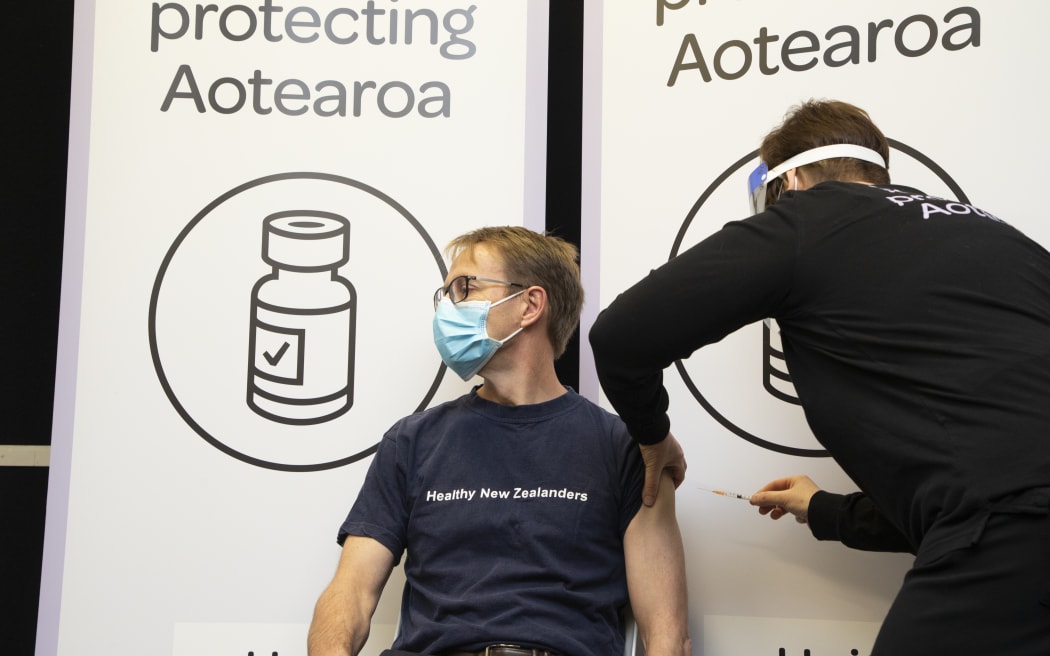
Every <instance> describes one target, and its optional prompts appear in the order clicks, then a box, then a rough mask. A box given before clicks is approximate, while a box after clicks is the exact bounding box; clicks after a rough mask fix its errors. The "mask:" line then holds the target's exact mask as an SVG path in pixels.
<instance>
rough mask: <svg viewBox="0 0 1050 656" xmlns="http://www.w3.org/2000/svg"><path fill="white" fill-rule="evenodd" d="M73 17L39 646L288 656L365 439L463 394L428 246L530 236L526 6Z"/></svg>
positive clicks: (539, 32)
mask: <svg viewBox="0 0 1050 656" xmlns="http://www.w3.org/2000/svg"><path fill="white" fill-rule="evenodd" d="M76 21H77V40H76V50H77V58H76V59H77V62H76V66H75V68H76V73H75V79H74V97H73V131H72V137H71V144H72V146H71V148H72V150H71V160H70V161H71V170H70V184H71V195H70V210H69V216H68V219H67V221H68V223H69V228H68V230H69V234H68V236H67V242H66V249H67V255H66V257H67V259H66V268H67V270H66V282H65V288H64V289H63V339H65V340H67V343H68V344H72V346H70V347H69V348H67V349H66V350H64V351H63V354H64V359H63V360H62V361H60V365H59V377H60V390H59V394H58V395H57V399H58V401H57V403H56V431H55V438H54V448H55V450H56V452H57V453H56V458H55V460H56V463H57V466H56V467H55V469H54V470H53V471H52V479H51V485H52V490H51V493H50V499H49V504H50V507H49V513H48V522H49V525H48V536H47V540H48V547H47V548H48V555H47V558H46V563H45V575H44V586H43V587H44V593H43V597H42V612H41V627H40V631H39V634H40V641H39V644H38V652H37V653H38V654H83V653H99V654H102V653H105V654H113V655H119V654H128V655H129V656H130V655H131V654H141V653H173V654H176V656H182V655H189V654H193V655H195V656H196V655H199V654H205V653H215V654H218V653H224V654H229V653H233V654H242V655H243V654H249V653H256V654H267V655H269V654H271V653H273V654H276V653H280V654H282V655H284V656H289V655H291V654H297V653H299V654H304V653H305V646H306V627H307V624H308V622H309V620H310V616H311V613H312V609H313V604H314V601H315V600H316V598H317V596H318V595H319V594H320V592H321V590H322V589H323V587H324V585H325V584H326V583H327V581H328V580H329V579H330V577H331V575H332V573H333V572H334V569H335V563H336V560H337V558H338V553H339V549H338V546H337V545H336V544H335V536H336V531H337V529H338V527H339V524H340V523H341V521H342V519H343V517H344V516H345V514H346V512H347V510H348V509H349V507H350V504H351V503H352V501H353V499H354V498H355V496H356V494H357V490H358V488H359V486H360V483H361V481H362V479H363V477H364V473H365V471H366V470H367V467H368V464H369V462H370V458H369V456H370V455H371V454H372V453H373V452H374V450H375V448H376V446H377V444H378V442H379V440H380V439H381V437H382V435H383V433H384V432H385V431H386V429H387V428H389V427H390V426H391V425H392V424H393V423H394V422H395V421H396V420H397V419H399V418H400V417H402V416H404V415H407V414H409V413H412V412H414V411H416V410H420V409H423V408H426V407H428V406H430V405H433V404H435V403H438V402H440V401H443V400H446V399H449V398H453V397H455V396H458V395H459V394H461V393H463V392H465V391H466V390H467V389H469V385H468V384H464V383H463V382H462V381H460V380H459V379H458V378H457V377H456V376H454V375H449V374H448V373H447V372H446V370H445V368H444V366H443V365H442V364H441V360H440V357H439V355H438V353H437V351H436V349H435V348H434V346H433V339H432V332H431V318H432V314H433V306H432V295H433V292H434V290H435V289H436V288H437V287H438V286H439V284H440V283H441V281H442V280H443V279H444V277H445V273H446V265H445V263H444V258H443V253H442V250H443V248H444V246H445V244H446V243H447V242H448V240H449V239H451V238H452V237H454V236H455V235H458V234H460V233H462V232H465V231H467V230H469V229H473V228H476V227H478V226H481V225H487V224H494V223H499V224H519V225H520V224H525V225H529V226H530V227H537V228H542V226H543V207H544V175H545V173H544V158H545V142H546V129H545V127H546V124H545V121H546V118H545V116H546V114H545V113H546V47H547V27H548V26H547V3H546V2H545V1H544V2H526V1H525V0H514V1H507V0H499V1H495V0H472V1H471V2H459V1H457V0H441V1H438V2H433V1H423V0H347V1H345V2H321V3H312V4H311V3H309V2H308V1H301V2H299V3H297V4H280V3H277V2H275V0H264V1H263V2H262V3H256V4H236V3H220V4H193V3H184V2H153V3H145V2H134V1H131V0H97V1H96V2H94V3H91V2H84V3H80V2H78V4H77V17H76ZM78 189H82V193H80V192H78V191H77V190H78ZM398 575H399V573H398V574H395V575H394V577H393V579H392V582H391V592H390V593H389V594H388V595H387V596H386V598H384V600H383V603H382V605H381V607H380V611H379V612H378V613H377V615H376V618H375V621H376V625H377V630H376V631H375V634H374V635H375V637H374V639H373V640H372V641H371V642H370V643H369V646H368V649H369V653H378V652H379V650H381V649H383V648H384V647H386V646H389V638H390V636H389V635H387V636H386V638H385V640H386V643H385V644H384V643H383V640H384V636H383V634H384V629H385V628H389V629H390V633H391V634H392V628H393V626H394V624H395V622H396V612H397V606H398V604H397V601H398V599H397V597H398V596H399V589H398V588H399V587H400V586H399V584H398V582H397V577H398Z"/></svg>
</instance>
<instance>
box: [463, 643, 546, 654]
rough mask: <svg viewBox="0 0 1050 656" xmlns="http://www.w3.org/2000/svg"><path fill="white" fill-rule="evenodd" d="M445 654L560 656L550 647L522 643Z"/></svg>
mask: <svg viewBox="0 0 1050 656" xmlns="http://www.w3.org/2000/svg"><path fill="white" fill-rule="evenodd" d="M445 656H558V654H557V652H553V651H550V650H548V649H533V648H531V647H522V646H521V645H506V644H497V645H489V646H488V647H485V648H484V649H480V650H478V651H453V652H449V653H448V654H445Z"/></svg>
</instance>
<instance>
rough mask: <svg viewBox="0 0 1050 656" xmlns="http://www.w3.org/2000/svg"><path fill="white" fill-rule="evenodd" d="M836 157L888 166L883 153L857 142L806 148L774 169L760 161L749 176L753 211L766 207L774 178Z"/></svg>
mask: <svg viewBox="0 0 1050 656" xmlns="http://www.w3.org/2000/svg"><path fill="white" fill-rule="evenodd" d="M836 157H852V158H853V159H859V160H863V161H865V162H871V163H872V164H877V165H878V166H881V167H882V168H886V160H884V159H882V155H880V154H879V153H877V152H876V151H874V150H872V149H870V148H865V147H864V146H857V145H855V144H832V145H830V146H821V147H819V148H813V149H811V150H806V151H803V152H801V153H799V154H798V155H795V156H794V157H790V158H788V159H787V160H786V161H784V162H782V163H781V164H779V165H777V166H774V167H773V168H772V169H770V168H769V167H768V166H767V165H766V163H765V162H759V164H758V166H757V167H756V168H755V170H754V171H752V172H751V175H749V176H748V177H747V193H748V200H749V201H750V202H751V213H752V214H758V213H759V212H761V211H763V210H764V209H766V187H767V185H769V183H770V182H772V181H773V180H776V179H777V178H779V177H780V176H782V175H784V174H785V173H787V172H788V171H790V170H791V169H793V168H798V167H799V166H805V165H806V164H812V163H813V162H819V161H821V160H825V159H834V158H836Z"/></svg>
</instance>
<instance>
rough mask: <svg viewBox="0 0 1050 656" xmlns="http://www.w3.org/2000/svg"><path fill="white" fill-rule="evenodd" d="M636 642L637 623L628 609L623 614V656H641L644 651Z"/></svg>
mask: <svg viewBox="0 0 1050 656" xmlns="http://www.w3.org/2000/svg"><path fill="white" fill-rule="evenodd" d="M638 642H639V640H638V623H637V622H635V621H634V613H632V612H631V609H630V608H628V609H627V610H626V611H625V612H624V614H623V656H642V654H643V653H644V650H643V649H642V648H641V645H639V644H638Z"/></svg>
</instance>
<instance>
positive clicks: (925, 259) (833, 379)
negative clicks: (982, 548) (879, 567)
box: [590, 182, 1050, 551]
mask: <svg viewBox="0 0 1050 656" xmlns="http://www.w3.org/2000/svg"><path fill="white" fill-rule="evenodd" d="M765 317H773V318H775V319H777V323H778V324H779V326H780V330H781V341H782V343H783V346H784V356H785V360H786V362H787V366H788V370H789V372H790V374H791V378H792V382H793V383H794V386H795V389H796V392H797V394H798V397H799V399H800V401H801V403H802V407H803V409H804V411H805V414H806V418H807V421H808V422H809V425H810V427H811V429H812V430H813V433H814V435H815V436H816V437H817V439H818V440H819V441H820V442H821V444H822V445H824V447H825V448H826V449H827V450H828V451H829V453H831V455H832V456H833V457H834V458H835V460H836V461H837V462H838V463H839V464H840V465H841V466H842V467H843V469H844V470H845V471H846V473H847V474H849V476H850V477H851V478H852V479H853V480H854V482H856V483H857V485H858V486H859V487H860V489H861V490H863V491H864V493H865V495H866V496H867V498H868V499H869V500H870V502H871V503H872V504H873V506H872V508H873V509H876V510H877V512H878V513H879V514H880V515H881V516H883V517H884V518H885V519H886V520H887V521H888V522H889V523H890V524H891V525H892V526H893V527H894V528H895V529H896V531H897V532H899V533H900V534H901V535H903V536H904V537H905V539H906V540H907V542H908V544H909V545H910V546H911V547H912V548H911V549H909V550H912V551H914V550H917V549H918V548H919V547H920V546H922V547H923V548H925V549H934V550H948V549H951V548H955V547H958V546H963V545H965V544H968V543H970V542H971V541H972V540H973V539H975V538H976V536H977V535H979V533H980V531H981V529H982V527H983V524H984V521H985V519H986V517H987V515H988V513H989V512H991V510H992V509H993V508H994V507H1000V508H1003V507H1008V506H1009V499H1011V498H1013V497H1015V496H1018V495H1020V496H1019V498H1023V499H1024V502H1023V503H1026V504H1029V503H1032V496H1031V495H1023V494H1022V493H1023V492H1025V491H1028V490H1032V489H1046V490H1048V494H1047V496H1048V497H1050V254H1048V253H1047V251H1046V250H1045V249H1044V248H1043V247H1041V246H1040V245H1039V244H1037V243H1035V242H1034V241H1032V240H1031V239H1028V238H1027V237H1025V236H1024V235H1023V234H1022V233H1021V232H1019V231H1018V230H1016V229H1014V228H1013V227H1011V226H1009V225H1007V224H1006V223H1004V222H1002V221H1000V220H999V219H997V218H996V217H994V216H992V215H990V214H988V213H987V212H984V211H982V210H980V209H977V208H974V207H972V206H969V205H966V204H963V203H958V202H955V201H948V200H944V199H940V198H934V197H930V196H927V195H926V194H923V193H922V192H920V191H918V190H915V189H911V188H907V187H900V186H892V185H886V186H882V187H876V186H868V185H862V184H854V183H842V182H828V183H822V184H819V185H816V186H815V187H813V188H812V189H810V190H807V191H802V192H788V193H785V194H784V197H783V198H782V199H781V200H780V201H779V202H777V203H776V204H775V205H773V206H772V207H770V208H768V209H767V210H766V211H765V212H763V213H761V214H758V215H756V216H753V217H751V218H749V219H746V220H744V221H738V222H733V223H730V224H727V225H726V226H725V227H724V228H723V229H722V230H720V231H719V232H717V233H715V234H713V235H711V236H710V237H708V238H707V239H705V240H704V241H702V242H701V243H699V244H697V245H696V246H694V247H693V248H691V249H689V250H687V251H685V252H684V253H682V254H681V255H679V256H678V257H676V258H674V259H673V260H671V261H670V262H668V263H666V264H664V265H663V266H661V267H659V268H658V269H656V270H654V271H653V272H652V273H650V275H648V276H647V277H646V278H644V279H643V280H642V281H640V282H639V283H637V284H636V285H634V286H633V287H631V288H630V289H628V290H627V291H625V292H624V293H623V294H621V295H620V296H619V297H618V298H617V299H616V300H615V301H614V302H613V303H612V304H611V305H610V306H609V307H608V308H606V309H605V310H604V311H603V312H602V313H601V315H600V316H599V317H598V319H597V321H596V323H595V325H594V327H593V328H592V330H591V333H590V340H591V344H592V347H593V350H594V357H595V363H596V367H597V371H598V376H599V380H600V382H601V384H602V387H603V389H604V391H605V393H606V395H607V397H608V398H609V401H610V402H611V403H612V404H613V406H614V408H615V409H616V411H617V412H618V413H619V414H620V416H621V417H622V418H623V419H624V421H625V422H626V423H627V426H628V428H629V430H630V432H631V434H632V436H633V437H634V438H635V439H636V440H637V441H638V442H640V443H643V444H644V443H653V442H657V441H659V440H661V439H662V438H663V437H664V436H665V435H666V434H667V432H668V430H669V427H670V422H669V419H668V417H667V393H666V391H665V389H664V387H663V381H662V375H663V373H662V372H663V370H664V368H665V367H667V366H668V365H669V364H671V363H672V362H674V361H675V360H676V359H684V358H688V357H689V355H690V354H691V353H693V351H695V350H696V349H698V348H700V347H702V346H704V345H706V344H711V343H713V342H716V341H718V340H720V339H722V338H723V337H725V336H726V335H728V334H729V333H731V332H733V331H735V330H736V329H738V328H740V327H742V326H744V325H747V324H749V323H752V322H754V321H758V320H761V319H763V318H765ZM1035 503H1046V501H1036V502H1035ZM1004 504H1005V506H1004ZM896 546H900V545H896Z"/></svg>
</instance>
